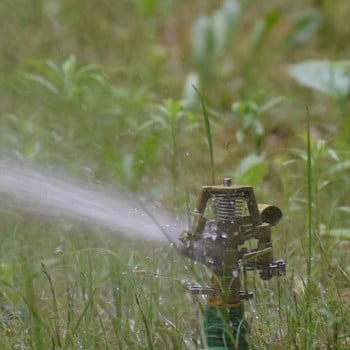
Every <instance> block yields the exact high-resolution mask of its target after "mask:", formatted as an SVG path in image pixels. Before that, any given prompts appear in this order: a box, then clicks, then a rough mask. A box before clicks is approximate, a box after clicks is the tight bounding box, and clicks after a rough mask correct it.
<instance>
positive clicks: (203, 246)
mask: <svg viewBox="0 0 350 350" xmlns="http://www.w3.org/2000/svg"><path fill="white" fill-rule="evenodd" d="M192 215H193V217H194V219H193V224H192V227H191V230H189V231H182V233H181V235H180V241H181V242H182V243H183V245H182V248H181V250H182V254H183V255H185V256H187V257H189V258H191V259H193V260H195V261H197V262H200V263H202V264H204V265H206V266H207V267H209V268H210V269H211V270H212V271H213V277H212V280H211V285H210V286H192V287H190V291H191V293H193V294H207V295H208V305H207V309H206V310H205V314H204V331H205V335H206V339H205V340H206V342H207V344H208V346H212V347H218V346H219V347H220V346H225V347H222V348H226V349H234V348H235V349H236V348H237V349H247V348H248V343H247V340H246V333H247V325H246V322H245V320H244V311H243V304H242V300H244V299H249V298H251V297H252V296H253V294H252V293H250V292H248V291H247V290H244V291H242V290H241V275H242V274H243V275H245V274H246V272H247V271H252V270H258V271H259V275H260V277H261V278H262V279H263V280H269V279H271V278H272V277H273V276H283V275H285V262H284V261H283V260H274V259H273V250H272V241H271V227H272V226H274V225H276V224H277V223H278V222H279V221H280V219H281V218H282V211H281V210H280V209H279V208H278V207H276V206H273V205H266V204H260V205H259V204H258V203H257V201H256V199H255V195H254V190H253V188H252V187H251V186H237V185H231V179H230V178H225V179H224V181H223V184H222V185H218V186H204V187H202V191H201V193H200V196H199V198H198V202H197V207H196V209H195V210H194V212H193V213H192ZM253 240H254V241H255V242H256V243H255V244H254V246H255V247H254V248H251V245H252V242H253ZM247 242H250V243H251V244H250V246H249V245H248V244H247ZM247 246H248V247H247ZM223 310H226V312H224V313H225V314H226V320H224V318H225V317H223ZM227 310H228V313H227ZM227 315H228V316H227ZM227 317H228V318H227ZM227 327H228V328H230V329H229V330H227ZM223 329H224V330H223ZM232 338H234V339H235V342H236V345H237V344H238V347H236V346H235V344H233V343H232ZM223 343H224V344H223ZM230 344H231V345H230ZM226 345H228V346H229V347H226Z"/></svg>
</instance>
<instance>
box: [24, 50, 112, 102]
mask: <svg viewBox="0 0 350 350" xmlns="http://www.w3.org/2000/svg"><path fill="white" fill-rule="evenodd" d="M31 66H32V69H34V70H35V73H26V74H25V78H26V79H28V80H30V81H32V82H36V83H38V84H39V85H40V86H42V87H43V88H45V89H47V90H48V91H49V92H51V93H52V94H53V95H55V96H57V98H59V99H60V101H61V102H62V103H64V102H70V103H73V104H78V105H85V104H87V103H89V98H90V99H91V97H92V95H93V94H95V93H96V91H98V90H99V89H101V88H102V87H104V88H107V82H106V79H105V76H104V74H103V70H102V67H100V66H99V65H97V64H87V65H84V66H81V67H78V66H77V60H76V57H75V56H74V55H70V56H69V57H68V58H67V59H66V60H64V61H63V62H62V64H61V65H58V64H56V63H55V62H53V61H51V60H47V61H44V62H40V61H38V62H32V64H31Z"/></svg>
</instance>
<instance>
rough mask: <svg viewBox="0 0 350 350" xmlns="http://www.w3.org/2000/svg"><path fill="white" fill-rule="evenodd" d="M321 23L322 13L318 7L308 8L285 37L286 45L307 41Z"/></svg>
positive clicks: (291, 45) (290, 45)
mask: <svg viewBox="0 0 350 350" xmlns="http://www.w3.org/2000/svg"><path fill="white" fill-rule="evenodd" d="M321 23H322V14H321V11H320V10H319V9H310V10H308V11H305V12H303V13H302V14H301V16H299V17H298V18H297V20H296V22H295V23H294V26H293V28H292V30H291V32H290V34H289V35H288V37H287V38H286V46H287V47H289V48H291V47H293V46H295V45H298V44H302V43H305V42H307V41H309V40H310V39H311V38H312V37H313V36H314V35H315V34H316V33H317V31H318V29H319V28H320V26H321Z"/></svg>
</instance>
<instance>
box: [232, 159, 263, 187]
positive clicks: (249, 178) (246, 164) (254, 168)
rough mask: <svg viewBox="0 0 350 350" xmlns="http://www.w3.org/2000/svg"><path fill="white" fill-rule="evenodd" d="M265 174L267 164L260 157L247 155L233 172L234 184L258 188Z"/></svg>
mask: <svg viewBox="0 0 350 350" xmlns="http://www.w3.org/2000/svg"><path fill="white" fill-rule="evenodd" d="M266 174H267V163H266V161H265V160H264V158H263V157H262V156H256V155H249V156H248V157H246V158H244V159H243V160H242V161H241V162H240V163H239V164H238V166H237V168H236V170H235V183H237V184H240V185H250V186H260V185H261V184H262V182H263V180H264V178H265V176H266Z"/></svg>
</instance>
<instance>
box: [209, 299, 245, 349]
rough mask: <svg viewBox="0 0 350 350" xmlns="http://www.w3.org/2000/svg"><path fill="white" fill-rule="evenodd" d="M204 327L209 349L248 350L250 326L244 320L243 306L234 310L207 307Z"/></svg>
mask: <svg viewBox="0 0 350 350" xmlns="http://www.w3.org/2000/svg"><path fill="white" fill-rule="evenodd" d="M203 326H204V334H205V343H206V345H207V346H208V348H209V349H213V350H214V349H216V350H248V348H249V347H248V341H247V333H248V324H247V322H246V321H245V319H244V306H243V304H241V305H240V306H237V307H233V308H219V307H215V306H211V305H207V306H206V308H205V310H204V322H203Z"/></svg>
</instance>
